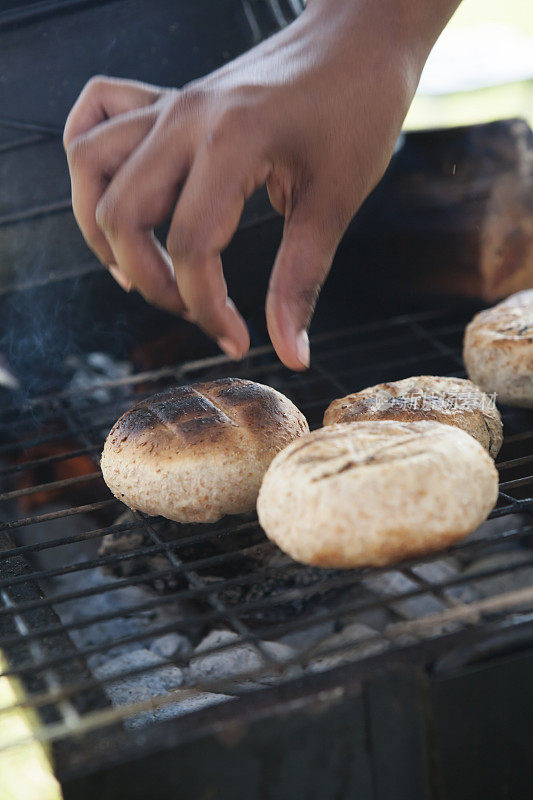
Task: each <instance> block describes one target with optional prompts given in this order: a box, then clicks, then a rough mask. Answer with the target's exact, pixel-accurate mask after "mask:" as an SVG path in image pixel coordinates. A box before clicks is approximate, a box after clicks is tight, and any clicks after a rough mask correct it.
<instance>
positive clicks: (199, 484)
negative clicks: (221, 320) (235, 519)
mask: <svg viewBox="0 0 533 800" xmlns="http://www.w3.org/2000/svg"><path fill="white" fill-rule="evenodd" d="M308 432H309V426H308V424H307V420H306V419H305V417H304V416H303V414H302V413H301V412H300V411H299V410H298V409H297V408H296V406H295V405H294V404H293V403H291V401H290V400H289V399H288V398H287V397H285V396H284V395H282V394H281V393H280V392H277V391H276V390H275V389H271V388H270V387H269V386H263V385H262V384H259V383H253V382H252V381H245V380H238V379H236V378H226V379H223V380H218V381H212V382H209V383H197V384H195V385H194V386H178V387H176V388H174V389H169V390H168V391H166V392H163V393H161V394H157V395H154V397H151V398H149V399H148V400H145V401H143V402H142V403H139V404H138V405H137V406H135V407H134V408H132V409H131V410H130V411H127V412H126V413H125V414H124V415H123V416H122V417H121V418H120V419H119V420H118V422H116V423H115V425H114V427H113V428H112V430H111V432H110V434H109V436H108V437H107V440H106V443H105V445H104V451H103V453H102V461H101V467H102V473H103V476H104V480H105V482H106V483H107V485H108V486H109V488H110V489H111V491H112V492H113V494H114V495H115V497H118V499H119V500H122V502H123V503H125V504H126V505H128V506H130V508H135V509H138V510H140V511H144V512H145V513H147V514H160V515H162V516H164V517H168V518H169V519H173V520H176V521H178V522H214V521H216V520H217V519H220V517H222V516H224V515H225V514H239V513H244V512H246V511H251V510H253V508H254V507H255V501H256V499H257V493H258V491H259V486H260V484H261V480H262V478H263V475H264V473H265V470H266V469H267V467H268V465H269V464H270V462H271V461H272V459H273V458H274V456H275V455H276V453H278V452H279V451H280V450H282V449H283V448H284V447H285V446H286V445H288V444H289V443H290V442H292V441H293V439H296V438H297V437H298V436H301V435H302V434H304V433H308Z"/></svg>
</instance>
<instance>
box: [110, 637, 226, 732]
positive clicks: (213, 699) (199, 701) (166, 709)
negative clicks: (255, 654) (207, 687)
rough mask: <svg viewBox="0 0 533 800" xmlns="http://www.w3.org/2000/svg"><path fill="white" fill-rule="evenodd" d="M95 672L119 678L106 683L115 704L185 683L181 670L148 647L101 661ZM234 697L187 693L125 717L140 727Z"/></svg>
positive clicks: (159, 693) (161, 693)
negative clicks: (134, 673) (163, 703)
mask: <svg viewBox="0 0 533 800" xmlns="http://www.w3.org/2000/svg"><path fill="white" fill-rule="evenodd" d="M158 664H159V665H161V666H160V668H159V669H154V667H157V665H158ZM143 667H144V668H147V669H149V671H148V672H142V673H140V674H138V675H131V676H129V677H120V676H121V675H122V674H123V673H124V672H127V671H129V670H134V669H139V668H143ZM94 674H95V676H96V677H97V678H99V679H100V680H104V679H106V678H111V677H113V676H117V678H118V679H117V681H113V682H111V683H106V684H104V688H105V691H106V694H107V696H108V697H109V699H110V700H111V702H112V703H113V705H114V706H123V705H128V704H129V703H139V702H144V701H146V700H151V699H153V698H157V697H161V696H164V695H167V694H168V693H169V692H173V691H174V690H176V689H178V688H179V687H180V686H182V684H183V672H182V670H181V669H178V667H175V666H171V665H169V664H168V663H167V662H166V661H165V660H164V659H162V658H160V656H157V655H156V654H155V653H152V652H151V651H150V650H146V649H145V648H140V649H138V650H133V651H131V652H129V653H124V654H123V655H121V656H117V657H116V658H113V659H111V660H110V661H107V662H106V663H105V664H101V665H100V666H99V667H97V668H96V669H95V670H94ZM231 699H232V697H231V695H225V694H218V693H212V692H200V693H199V694H197V695H195V696H193V697H191V696H190V695H184V696H182V697H181V698H179V699H177V700H176V701H175V702H172V703H169V704H168V705H163V706H156V707H154V708H153V710H151V711H146V712H143V713H142V714H138V715H137V716H135V717H131V718H128V719H126V721H125V725H126V727H129V728H140V727H142V726H144V725H147V724H148V723H151V722H155V721H156V720H160V719H171V718H172V717H179V716H183V715H184V714H188V713H189V712H190V711H196V710H197V709H199V708H203V707H204V706H208V705H215V704H217V703H222V702H224V701H226V700H231Z"/></svg>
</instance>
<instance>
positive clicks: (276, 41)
mask: <svg viewBox="0 0 533 800" xmlns="http://www.w3.org/2000/svg"><path fill="white" fill-rule="evenodd" d="M458 5H459V2H458V0H308V4H307V8H306V10H305V11H304V12H303V14H302V15H301V16H300V17H299V18H298V19H297V20H296V21H295V22H293V23H292V24H291V25H289V26H288V27H287V28H285V29H284V30H283V31H281V32H280V33H278V34H276V35H275V36H273V37H271V38H270V39H268V40H267V41H265V42H263V43H261V44H260V45H259V46H257V47H255V48H253V49H252V50H250V51H248V52H247V53H245V54H244V55H243V56H241V57H239V58H238V59H236V60H235V61H233V62H231V63H229V64H227V65H225V66H224V67H222V68H221V69H219V70H217V71H216V72H214V73H212V74H211V75H208V76H206V77H205V78H203V79H201V80H198V81H194V82H193V83H191V84H188V85H187V86H185V87H184V88H182V89H181V90H176V89H162V88H159V87H155V86H148V85H146V84H142V83H137V82H134V81H124V80H114V79H109V78H101V77H98V78H93V79H92V80H91V81H89V83H88V84H87V85H86V86H85V88H84V90H83V91H82V93H81V95H80V97H79V98H78V100H77V101H76V103H75V105H74V107H73V109H72V111H71V112H70V115H69V117H68V120H67V123H66V126H65V134H64V144H65V149H66V151H67V156H68V163H69V168H70V173H71V179H72V202H73V208H74V214H75V216H76V219H77V221H78V224H79V225H80V228H81V230H82V232H83V235H84V237H85V239H86V241H87V243H88V244H89V246H90V247H91V248H92V249H93V250H94V252H95V253H96V255H97V256H98V257H99V258H100V260H101V261H102V262H103V263H104V264H106V265H107V266H108V267H109V268H110V271H111V273H112V274H113V276H114V277H115V279H116V280H117V281H118V283H119V284H120V285H121V286H122V287H123V288H125V289H126V290H128V291H129V290H130V289H132V288H136V289H138V291H139V292H141V294H142V295H143V296H144V297H145V298H146V299H147V300H148V301H149V302H151V303H154V304H156V305H159V306H161V307H162V308H165V309H167V310H168V311H171V312H175V313H178V314H183V315H184V316H185V317H186V318H188V319H190V320H193V321H195V322H196V323H197V324H198V325H200V327H201V328H202V329H203V330H204V331H206V333H208V334H209V335H210V336H212V337H213V338H214V339H216V340H217V342H218V344H219V345H220V347H221V348H222V349H223V350H225V351H226V352H227V353H228V354H229V355H230V356H232V357H233V358H241V357H242V356H243V355H244V354H245V353H246V351H247V350H248V347H249V344H250V342H249V337H248V331H247V329H246V325H245V323H244V320H243V319H242V317H241V316H240V314H239V312H238V311H237V309H236V308H235V306H234V305H233V303H232V302H231V300H230V299H229V298H228V295H227V288H226V283H225V280H224V275H223V272H222V263H221V259H220V252H221V251H222V250H223V249H224V248H225V247H226V245H227V244H228V243H229V241H230V240H231V238H232V236H233V234H234V232H235V230H236V228H237V225H238V222H239V219H240V216H241V213H242V210H243V205H244V202H245V200H246V199H247V198H248V197H249V196H250V195H251V194H252V192H253V191H254V190H255V189H256V188H257V187H259V186H261V185H263V184H265V183H266V184H267V187H268V192H269V196H270V200H271V202H272V205H273V206H274V208H275V209H276V210H277V211H278V212H279V213H280V214H283V216H284V217H285V228H284V234H283V240H282V242H281V245H280V248H279V251H278V255H277V258H276V261H275V264H274V267H273V270H272V275H271V279H270V286H269V290H268V295H267V299H266V315H267V322H268V329H269V333H270V337H271V339H272V343H273V345H274V347H275V349H276V351H277V353H278V355H279V357H280V359H281V360H282V361H283V362H284V363H285V364H286V365H287V366H288V367H290V368H292V369H305V368H306V367H307V366H308V365H309V343H308V339H307V329H308V327H309V323H310V321H311V317H312V314H313V310H314V307H315V304H316V301H317V298H318V295H319V293H320V289H321V287H322V284H323V283H324V281H325V279H326V277H327V274H328V272H329V269H330V267H331V262H332V259H333V256H334V253H335V250H336V248H337V246H338V244H339V241H340V239H341V237H342V235H343V233H344V231H345V230H346V227H347V226H348V224H349V222H350V220H351V219H352V217H353V216H354V214H355V213H356V211H357V210H358V208H359V206H360V205H361V203H362V202H363V200H364V199H365V197H366V196H367V195H368V193H369V192H370V191H371V190H372V189H373V188H374V186H375V185H376V183H377V182H378V181H379V179H380V178H381V176H382V174H383V172H384V170H385V168H386V167H387V164H388V162H389V160H390V157H391V155H392V152H393V149H394V144H395V142H396V139H397V137H398V134H399V132H400V129H401V126H402V123H403V120H404V118H405V115H406V113H407V110H408V108H409V105H410V103H411V100H412V98H413V95H414V92H415V89H416V86H417V83H418V80H419V77H420V73H421V71H422V67H423V65H424V62H425V60H426V58H427V55H428V53H429V51H430V49H431V47H432V46H433V44H434V42H435V40H436V38H437V36H438V35H439V33H440V32H441V30H442V28H443V27H444V25H445V24H446V22H447V21H448V19H449V17H450V16H451V14H452V13H453V11H454V10H455V8H456V7H457V6H458ZM167 219H171V225H170V233H169V236H168V240H167V249H166V250H165V249H164V248H162V247H161V246H160V244H159V243H158V242H157V240H156V239H155V237H154V234H153V229H154V227H155V226H157V225H158V224H160V223H162V222H164V221H165V220H167Z"/></svg>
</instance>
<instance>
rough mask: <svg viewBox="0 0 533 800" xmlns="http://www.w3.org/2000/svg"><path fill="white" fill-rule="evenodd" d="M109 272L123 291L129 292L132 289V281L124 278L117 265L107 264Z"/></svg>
mask: <svg viewBox="0 0 533 800" xmlns="http://www.w3.org/2000/svg"><path fill="white" fill-rule="evenodd" d="M108 269H109V272H110V273H111V275H112V276H113V277H114V279H115V280H116V282H117V283H118V285H119V286H121V287H122V288H123V289H124V291H125V292H131V290H132V289H133V283H132V282H131V281H130V279H129V278H126V276H125V275H124V273H123V272H121V271H120V270H119V269H118V267H111V266H108Z"/></svg>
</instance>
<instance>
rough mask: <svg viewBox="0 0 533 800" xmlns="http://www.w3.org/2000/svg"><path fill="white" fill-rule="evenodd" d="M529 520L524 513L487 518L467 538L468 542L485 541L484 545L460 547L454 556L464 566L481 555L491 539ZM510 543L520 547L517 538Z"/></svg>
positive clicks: (514, 546)
mask: <svg viewBox="0 0 533 800" xmlns="http://www.w3.org/2000/svg"><path fill="white" fill-rule="evenodd" d="M527 522H528V519H527V517H526V516H525V515H524V514H506V515H505V516H503V517H494V519H487V520H485V522H483V523H482V524H481V525H480V526H479V527H478V528H476V530H475V531H473V532H472V533H471V534H470V535H469V536H468V538H467V539H465V542H466V543H469V542H477V541H479V542H481V541H483V545H481V544H480V546H479V547H475V546H474V547H468V546H467V547H464V548H460V549H458V550H457V551H456V552H455V553H454V558H456V559H457V561H458V563H459V564H460V565H462V566H464V565H466V564H470V563H472V561H475V560H476V559H477V558H478V557H479V553H481V552H483V550H484V549H486V545H487V544H488V543H489V542H490V540H491V539H497V538H499V537H502V536H503V534H505V533H507V532H509V531H513V530H520V528H521V527H523V526H524V525H525V524H526V523H527ZM508 544H509V546H510V547H513V548H517V547H520V543H519V542H518V540H517V539H510V540H509V543H508Z"/></svg>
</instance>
